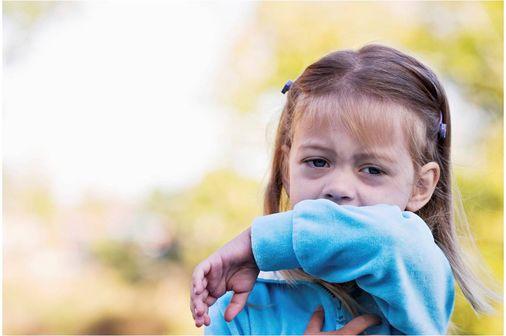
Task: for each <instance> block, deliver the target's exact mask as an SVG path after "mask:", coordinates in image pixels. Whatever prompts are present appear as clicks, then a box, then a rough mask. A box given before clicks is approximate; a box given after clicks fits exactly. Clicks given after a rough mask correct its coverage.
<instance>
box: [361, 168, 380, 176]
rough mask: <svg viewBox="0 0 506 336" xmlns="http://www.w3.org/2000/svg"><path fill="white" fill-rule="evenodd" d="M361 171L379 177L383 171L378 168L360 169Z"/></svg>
mask: <svg viewBox="0 0 506 336" xmlns="http://www.w3.org/2000/svg"><path fill="white" fill-rule="evenodd" d="M362 170H363V171H365V172H366V173H367V174H370V175H381V174H383V171H382V170H381V169H379V168H376V167H365V168H363V169H362Z"/></svg>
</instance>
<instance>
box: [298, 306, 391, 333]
mask: <svg viewBox="0 0 506 336" xmlns="http://www.w3.org/2000/svg"><path fill="white" fill-rule="evenodd" d="M324 316H325V314H324V312H323V309H322V308H321V307H320V308H319V309H317V310H315V312H314V313H313V316H311V320H309V323H308V325H307V328H306V331H305V332H304V335H358V334H360V333H361V332H363V331H364V330H365V329H367V328H369V327H370V326H373V325H376V324H379V323H381V320H380V318H379V317H378V316H376V315H370V314H367V315H360V316H357V317H355V318H354V319H353V320H351V321H350V322H348V323H346V324H345V325H344V326H343V327H342V328H341V329H339V330H336V331H327V332H323V331H321V330H322V327H323V319H324Z"/></svg>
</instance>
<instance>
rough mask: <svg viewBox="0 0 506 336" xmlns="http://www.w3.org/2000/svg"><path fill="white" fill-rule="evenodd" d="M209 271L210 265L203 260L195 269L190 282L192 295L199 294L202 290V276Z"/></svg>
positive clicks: (207, 261)
mask: <svg viewBox="0 0 506 336" xmlns="http://www.w3.org/2000/svg"><path fill="white" fill-rule="evenodd" d="M210 270H211V263H210V262H209V260H208V259H206V260H204V261H203V262H201V263H200V264H198V265H197V267H195V270H194V271H193V275H192V282H193V287H194V293H195V294H200V293H201V292H202V291H203V290H204V288H205V287H204V286H203V284H202V281H203V279H204V276H205V275H206V274H207V273H209V271H210Z"/></svg>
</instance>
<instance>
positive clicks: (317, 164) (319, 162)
mask: <svg viewBox="0 0 506 336" xmlns="http://www.w3.org/2000/svg"><path fill="white" fill-rule="evenodd" d="M304 162H310V166H312V167H314V168H324V167H325V165H326V164H327V161H325V160H324V159H311V160H306V161H304Z"/></svg>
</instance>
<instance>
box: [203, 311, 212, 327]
mask: <svg viewBox="0 0 506 336" xmlns="http://www.w3.org/2000/svg"><path fill="white" fill-rule="evenodd" d="M204 324H205V326H206V327H208V326H210V325H211V318H210V317H209V315H208V314H205V315H204Z"/></svg>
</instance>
